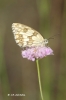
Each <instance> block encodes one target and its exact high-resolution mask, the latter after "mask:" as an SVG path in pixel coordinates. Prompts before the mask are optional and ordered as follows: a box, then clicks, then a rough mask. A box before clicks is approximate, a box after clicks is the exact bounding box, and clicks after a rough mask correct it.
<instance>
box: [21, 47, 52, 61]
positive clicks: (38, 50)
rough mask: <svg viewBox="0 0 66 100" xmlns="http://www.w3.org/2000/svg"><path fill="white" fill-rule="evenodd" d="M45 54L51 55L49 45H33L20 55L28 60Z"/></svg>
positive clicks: (33, 59)
mask: <svg viewBox="0 0 66 100" xmlns="http://www.w3.org/2000/svg"><path fill="white" fill-rule="evenodd" d="M47 55H53V50H52V49H51V48H50V47H46V46H45V47H33V48H28V49H26V50H23V51H22V57H23V58H27V59H28V60H32V61H35V59H40V58H43V57H46V56H47Z"/></svg>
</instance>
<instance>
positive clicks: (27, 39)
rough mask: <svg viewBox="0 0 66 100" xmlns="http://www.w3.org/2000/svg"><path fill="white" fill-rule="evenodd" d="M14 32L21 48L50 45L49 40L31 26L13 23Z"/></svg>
mask: <svg viewBox="0 0 66 100" xmlns="http://www.w3.org/2000/svg"><path fill="white" fill-rule="evenodd" d="M12 31H13V34H14V39H15V41H16V43H17V44H18V45H19V46H20V47H37V46H38V47H39V46H46V44H48V40H47V39H44V38H43V37H42V35H41V34H40V33H39V32H38V31H36V30H34V29H33V28H31V27H29V26H26V25H23V24H20V23H13V24H12Z"/></svg>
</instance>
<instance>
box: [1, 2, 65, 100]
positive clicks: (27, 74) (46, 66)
mask: <svg viewBox="0 0 66 100" xmlns="http://www.w3.org/2000/svg"><path fill="white" fill-rule="evenodd" d="M14 22H18V23H22V24H25V25H28V26H30V27H32V28H34V29H36V30H37V31H39V32H40V33H41V34H42V36H43V37H44V38H49V37H51V36H52V35H54V34H58V33H60V34H59V35H57V36H56V37H54V39H51V40H50V41H49V46H50V47H51V48H52V49H53V51H54V56H47V57H45V58H43V59H41V60H40V61H39V64H40V73H41V82H42V90H43V96H44V100H66V1H65V0H0V100H41V98H40V91H39V84H38V75H37V67H36V63H35V62H32V61H28V60H27V59H23V58H22V56H21V48H20V47H19V46H18V45H17V44H16V43H15V41H14V36H13V33H12V29H11V25H12V23H14ZM8 94H25V96H8Z"/></svg>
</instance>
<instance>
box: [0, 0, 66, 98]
mask: <svg viewBox="0 0 66 100" xmlns="http://www.w3.org/2000/svg"><path fill="white" fill-rule="evenodd" d="M58 1H59V0H58ZM16 2H17V3H18V2H20V1H18V0H17V1H16V0H12V1H11V0H10V1H8V0H6V1H2V0H1V1H0V5H1V6H0V12H1V13H0V14H3V13H4V14H5V9H6V8H8V7H9V5H10V6H12V3H13V4H15V3H16ZM28 2H30V1H29V0H28ZM59 2H60V1H59ZM20 3H21V2H20ZM30 4H31V3H30ZM15 5H16V4H15ZM65 5H66V2H64V9H63V17H62V19H61V20H62V27H61V28H62V29H61V33H62V34H61V36H58V37H59V41H60V42H61V43H60V42H59V41H58V37H57V42H58V44H59V45H61V48H60V58H59V59H60V61H59V65H58V64H56V62H57V61H56V58H55V55H57V54H56V50H57V49H56V48H57V46H56V45H57V42H56V39H54V40H51V41H52V42H51V41H50V43H49V44H50V46H51V47H52V48H53V49H55V50H54V57H53V56H48V57H46V58H44V59H42V60H40V72H41V82H42V90H43V94H44V100H66V80H65V79H66V47H65V45H66V39H65V38H66V6H65ZM36 6H38V7H37V8H38V12H39V22H40V28H39V31H40V33H41V34H42V35H43V37H46V38H48V37H50V36H51V30H52V26H53V25H51V19H52V18H51V17H50V16H51V6H52V0H51V1H49V0H41V1H38V0H37V5H36ZM4 8H5V9H4ZM3 9H4V10H3ZM6 12H7V11H6ZM4 14H3V16H4ZM8 16H9V15H8ZM5 17H6V15H5ZM18 18H19V17H18ZM18 18H17V19H18ZM4 19H5V18H4ZM0 20H1V19H0ZM2 20H3V19H2ZM27 20H28V17H27ZM25 22H26V21H25ZM1 23H2V22H1ZM3 23H4V24H5V23H6V21H4V22H3ZM56 24H58V23H56ZM0 25H1V24H0ZM5 26H7V23H6V24H5ZM56 29H57V28H56ZM2 31H3V27H2V29H1V30H0V76H1V79H0V80H1V82H0V87H1V94H0V95H1V97H0V100H10V99H11V98H9V97H8V96H6V95H7V94H8V93H10V88H11V87H10V84H9V80H8V77H9V76H8V74H7V67H6V64H5V58H4V50H3V49H4V48H3V46H4V37H5V35H4V34H5V29H4V32H2ZM54 31H55V29H54ZM2 33H3V34H2ZM8 38H9V37H8ZM55 61H56V62H55ZM29 63H30V62H29ZM57 66H58V68H56V67H57ZM11 74H12V73H11ZM56 75H57V76H56ZM26 98H27V97H26ZM23 99H24V98H23ZM11 100H13V99H11ZM14 100H15V99H14ZM17 100H19V99H17ZM20 100H21V99H20ZM26 100H27V99H26ZM32 100H33V98H32Z"/></svg>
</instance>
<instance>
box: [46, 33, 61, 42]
mask: <svg viewBox="0 0 66 100" xmlns="http://www.w3.org/2000/svg"><path fill="white" fill-rule="evenodd" d="M59 34H60V33H58V34H55V35H53V36H51V37H50V38H48V40H50V39H54V37H55V36H57V35H59Z"/></svg>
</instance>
